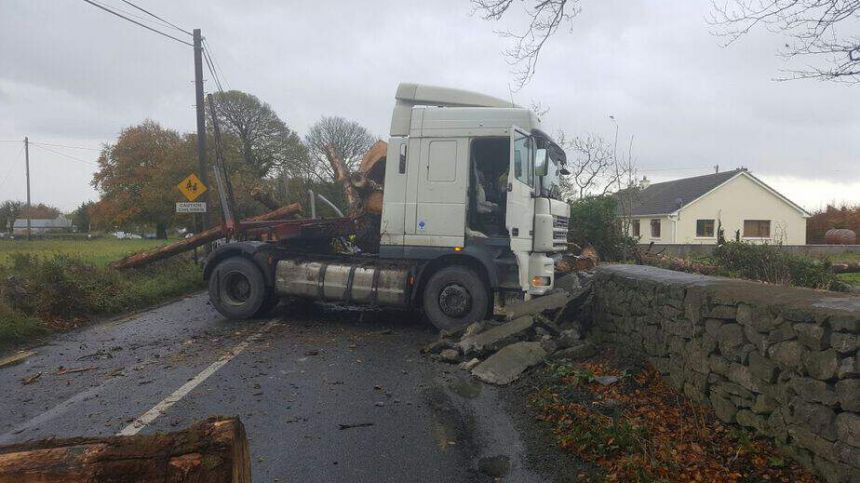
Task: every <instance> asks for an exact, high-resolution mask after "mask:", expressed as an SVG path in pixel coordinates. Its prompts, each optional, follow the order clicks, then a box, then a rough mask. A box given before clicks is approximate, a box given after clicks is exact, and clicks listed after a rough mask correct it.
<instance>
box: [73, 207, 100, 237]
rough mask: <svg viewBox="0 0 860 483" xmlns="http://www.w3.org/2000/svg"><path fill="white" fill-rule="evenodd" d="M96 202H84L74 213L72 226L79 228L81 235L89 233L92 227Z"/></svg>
mask: <svg viewBox="0 0 860 483" xmlns="http://www.w3.org/2000/svg"><path fill="white" fill-rule="evenodd" d="M95 205H96V204H95V202H93V201H84V202H83V203H81V205H80V206H78V207H77V208H75V211H73V212H72V216H71V218H72V224H73V225H75V226H76V227H78V231H79V232H81V233H89V232H90V225H91V224H92V212H93V209H94V208H95Z"/></svg>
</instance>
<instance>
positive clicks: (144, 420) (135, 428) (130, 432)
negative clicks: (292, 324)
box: [117, 318, 280, 436]
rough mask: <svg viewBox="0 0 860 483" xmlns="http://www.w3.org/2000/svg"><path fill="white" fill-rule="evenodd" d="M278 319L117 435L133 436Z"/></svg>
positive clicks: (234, 348)
mask: <svg viewBox="0 0 860 483" xmlns="http://www.w3.org/2000/svg"><path fill="white" fill-rule="evenodd" d="M278 320H280V319H277V318H276V319H272V320H270V321H269V323H267V324H266V325H265V326H264V327H263V328H262V329H260V330H259V331H258V332H256V333H255V334H253V335H251V336H250V337H248V338H247V339H245V340H244V341H242V342H241V343H239V344H238V345H236V347H233V349H231V350H230V351H228V352H227V353H226V354H224V355H223V356H222V357H221V358H220V359H218V360H217V361H215V362H213V363H212V364H210V365H209V367H207V368H206V369H203V370H202V371H201V372H200V374H197V375H196V376H194V378H193V379H191V380H190V381H188V382H186V383H185V384H183V385H182V386H181V387H180V388H179V389H177V390H176V391H173V394H171V395H169V396H167V397H166V398H164V399H163V400H162V401H161V402H160V403H158V404H156V405H155V406H153V407H152V409H150V410H149V411H147V412H145V413H143V414H141V415H140V417H138V418H137V419H135V420H134V421H132V422H131V424H129V425H128V426H126V427H125V428H123V429H122V431H120V432H119V433H117V436H134V435H135V434H137V433H139V432H140V431H141V430H143V428H145V427H146V426H147V425H148V424H150V423H152V422H153V421H155V420H156V418H158V417H159V416H161V415H162V414H164V413H165V412H167V410H168V409H170V407H171V406H173V405H174V404H176V403H177V402H179V401H181V400H182V398H184V397H185V396H187V395H188V393H190V392H191V391H193V390H194V388H196V387H197V386H199V385H200V384H201V383H202V382H203V381H205V380H206V379H208V378H209V376H211V375H212V374H215V373H216V372H218V369H221V368H222V367H224V366H225V365H227V363H228V362H230V361H231V360H233V358H234V357H236V356H237V355H239V354H240V353H241V352H242V351H244V350H245V349H247V348H248V346H249V345H251V343H253V342H255V341H257V340H258V339H259V338H260V337H262V336H263V334H265V333H266V332H267V331H268V330H269V329H271V328H272V326H274V325H275V323H276V322H278Z"/></svg>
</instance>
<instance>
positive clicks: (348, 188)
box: [326, 145, 361, 216]
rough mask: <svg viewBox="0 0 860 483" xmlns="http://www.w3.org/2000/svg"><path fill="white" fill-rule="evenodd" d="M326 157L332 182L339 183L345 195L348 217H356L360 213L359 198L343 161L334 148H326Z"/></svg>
mask: <svg viewBox="0 0 860 483" xmlns="http://www.w3.org/2000/svg"><path fill="white" fill-rule="evenodd" d="M326 157H327V158H328V162H329V164H331V169H332V171H334V180H335V181H337V182H338V183H340V186H341V187H342V188H343V193H344V194H345V195H346V202H347V204H349V212H348V213H347V214H348V215H349V216H357V215H359V214H360V213H361V197H360V196H359V195H358V190H356V189H355V187H354V186H353V185H352V182H351V180H350V176H349V169H348V168H347V167H346V163H345V162H344V161H343V158H341V157H340V156H339V155H338V154H337V151H336V150H335V149H334V146H331V145H329V146H326Z"/></svg>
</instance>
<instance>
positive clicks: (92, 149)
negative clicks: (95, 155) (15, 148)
mask: <svg viewBox="0 0 860 483" xmlns="http://www.w3.org/2000/svg"><path fill="white" fill-rule="evenodd" d="M30 144H41V145H42V146H56V147H58V148H69V149H85V150H87V151H101V148H89V147H86V146H69V145H68V144H53V143H43V142H41V141H40V142H36V141H30Z"/></svg>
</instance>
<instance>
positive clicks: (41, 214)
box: [18, 203, 60, 220]
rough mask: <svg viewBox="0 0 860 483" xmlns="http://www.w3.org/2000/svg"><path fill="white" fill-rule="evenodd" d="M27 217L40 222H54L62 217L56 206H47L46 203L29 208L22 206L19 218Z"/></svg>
mask: <svg viewBox="0 0 860 483" xmlns="http://www.w3.org/2000/svg"><path fill="white" fill-rule="evenodd" d="M27 215H29V216H30V218H35V219H40V220H53V219H54V218H56V217H58V216H60V209H59V208H57V207H56V206H51V205H46V204H45V203H39V204H35V205H30V207H29V208H27V206H26V205H23V206H21V213H20V214H19V215H18V218H26V217H27Z"/></svg>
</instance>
